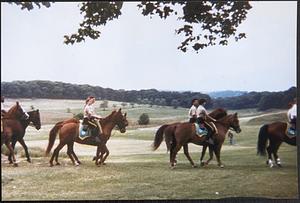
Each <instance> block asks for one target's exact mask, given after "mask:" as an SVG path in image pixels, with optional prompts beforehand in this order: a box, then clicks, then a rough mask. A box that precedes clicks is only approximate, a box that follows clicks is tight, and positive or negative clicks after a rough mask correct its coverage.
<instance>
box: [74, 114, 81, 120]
mask: <svg viewBox="0 0 300 203" xmlns="http://www.w3.org/2000/svg"><path fill="white" fill-rule="evenodd" d="M74 118H77V119H78V120H82V119H83V113H78V114H76V115H74Z"/></svg>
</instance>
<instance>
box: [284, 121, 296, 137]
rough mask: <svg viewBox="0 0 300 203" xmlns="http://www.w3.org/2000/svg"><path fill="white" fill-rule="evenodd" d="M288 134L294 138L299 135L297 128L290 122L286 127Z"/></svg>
mask: <svg viewBox="0 0 300 203" xmlns="http://www.w3.org/2000/svg"><path fill="white" fill-rule="evenodd" d="M286 135H287V136H288V137H289V138H293V137H295V136H296V135H297V131H296V129H295V128H294V127H293V126H292V125H291V124H289V123H288V124H287V127H286Z"/></svg>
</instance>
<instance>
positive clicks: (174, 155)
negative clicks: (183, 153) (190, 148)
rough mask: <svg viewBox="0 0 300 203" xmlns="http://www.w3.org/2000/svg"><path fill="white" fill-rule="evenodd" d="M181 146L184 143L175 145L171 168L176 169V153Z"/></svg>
mask: <svg viewBox="0 0 300 203" xmlns="http://www.w3.org/2000/svg"><path fill="white" fill-rule="evenodd" d="M181 146H182V145H180V144H177V145H176V146H175V148H174V149H173V153H172V157H171V169H174V167H175V165H174V164H175V159H176V155H177V153H178V151H179V150H180V148H181Z"/></svg>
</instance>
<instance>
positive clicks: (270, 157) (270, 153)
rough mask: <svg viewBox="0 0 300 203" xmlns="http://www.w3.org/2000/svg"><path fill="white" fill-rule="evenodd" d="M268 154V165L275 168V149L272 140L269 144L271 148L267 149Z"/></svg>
mask: <svg viewBox="0 0 300 203" xmlns="http://www.w3.org/2000/svg"><path fill="white" fill-rule="evenodd" d="M267 153H268V160H267V165H269V166H270V168H273V166H274V164H273V161H272V153H273V147H272V142H271V140H270V142H269V146H268V147H267Z"/></svg>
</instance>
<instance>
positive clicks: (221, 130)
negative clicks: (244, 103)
mask: <svg viewBox="0 0 300 203" xmlns="http://www.w3.org/2000/svg"><path fill="white" fill-rule="evenodd" d="M213 123H214V124H215V126H216V129H217V131H216V132H215V133H214V134H213V136H212V139H213V140H214V145H213V146H214V147H213V150H214V152H215V154H216V157H217V161H218V165H219V166H220V167H223V164H222V163H221V160H220V152H221V147H222V145H223V142H224V140H225V135H226V133H227V131H228V130H229V128H233V129H234V130H235V131H236V132H237V133H240V132H241V129H240V125H239V120H238V116H237V113H235V114H231V115H227V116H225V117H223V118H221V119H219V120H217V121H216V122H213ZM195 132H196V129H195V125H194V124H192V123H181V124H178V125H177V126H176V129H175V132H174V133H173V134H165V141H166V145H167V148H168V149H169V150H170V164H171V168H174V166H175V158H176V154H177V153H178V151H179V150H180V149H181V147H182V146H183V147H184V154H185V155H186V157H187V159H188V160H189V161H190V163H191V165H192V166H193V167H194V166H195V164H194V162H193V160H192V158H191V157H190V155H189V152H188V147H187V146H188V145H187V144H188V143H193V144H196V145H203V144H205V143H206V141H205V140H206V138H205V137H204V136H202V137H199V136H198V135H196V133H195ZM157 136H162V135H161V134H158V133H157V134H156V136H155V139H154V143H153V148H154V150H155V149H157V148H158V147H159V145H160V144H161V141H160V140H162V139H159V138H157ZM157 140H158V141H160V142H157Z"/></svg>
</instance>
